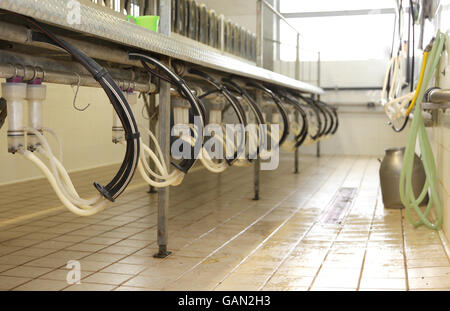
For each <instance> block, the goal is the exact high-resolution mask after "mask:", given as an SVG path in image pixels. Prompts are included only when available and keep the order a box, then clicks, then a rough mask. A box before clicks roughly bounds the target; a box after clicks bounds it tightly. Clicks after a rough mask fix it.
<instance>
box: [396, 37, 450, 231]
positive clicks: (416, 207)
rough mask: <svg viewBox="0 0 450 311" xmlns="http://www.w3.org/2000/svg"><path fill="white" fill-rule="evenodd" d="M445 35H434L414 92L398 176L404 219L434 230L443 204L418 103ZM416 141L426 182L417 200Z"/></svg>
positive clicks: (432, 70) (438, 227)
mask: <svg viewBox="0 0 450 311" xmlns="http://www.w3.org/2000/svg"><path fill="white" fill-rule="evenodd" d="M444 42H445V35H444V34H442V33H441V32H440V31H438V32H437V34H436V37H435V39H434V42H433V46H432V49H431V52H430V55H429V56H428V59H427V60H426V69H425V73H424V78H423V83H422V84H421V85H420V88H419V89H417V90H416V92H418V96H417V101H416V104H415V110H414V119H413V122H412V123H411V128H410V131H409V134H408V142H407V145H406V150H405V155H404V158H403V166H402V172H401V175H400V186H399V189H400V198H401V200H402V203H403V205H404V206H405V210H406V217H407V219H408V221H409V222H410V223H411V224H413V225H414V226H415V227H418V226H420V225H422V224H423V225H425V226H426V227H428V228H430V229H434V230H439V229H440V227H441V225H442V216H443V215H442V205H441V202H440V200H439V195H438V192H437V183H436V164H435V162H434V156H433V151H432V149H431V144H430V140H429V138H428V134H427V132H426V130H425V123H424V120H423V117H422V108H421V102H422V99H423V97H424V94H425V90H426V88H427V86H428V84H429V83H430V81H431V78H432V76H433V73H434V70H435V69H436V66H437V64H438V62H439V59H440V57H441V53H442V50H443V47H444ZM417 138H418V141H419V147H420V151H421V160H422V163H423V166H424V169H425V174H426V181H425V184H424V186H423V189H422V191H421V193H420V195H419V197H418V198H416V197H415V195H414V190H413V186H412V174H413V166H414V154H415V149H416V142H417ZM427 194H428V195H429V200H428V204H427V206H426V208H425V211H424V212H423V211H422V209H421V207H420V204H421V203H422V202H423V200H424V199H425V197H426V195H427ZM433 206H434V207H435V209H436V217H437V219H436V220H434V222H433V221H432V220H430V219H429V214H430V212H431V210H432V207H433ZM413 211H414V212H415V213H416V214H417V216H418V220H415V219H414V218H413V215H412V213H413Z"/></svg>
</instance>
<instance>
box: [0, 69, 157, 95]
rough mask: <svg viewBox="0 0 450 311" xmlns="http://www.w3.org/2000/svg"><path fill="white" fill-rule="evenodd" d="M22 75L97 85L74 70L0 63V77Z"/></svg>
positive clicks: (140, 87) (147, 88) (127, 84)
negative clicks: (59, 70) (55, 69)
mask: <svg viewBox="0 0 450 311" xmlns="http://www.w3.org/2000/svg"><path fill="white" fill-rule="evenodd" d="M16 75H17V76H23V77H24V80H25V81H26V80H31V79H33V77H35V78H40V79H42V78H43V82H47V83H56V84H64V85H78V84H79V85H80V86H89V87H99V84H98V82H97V81H96V80H95V79H94V78H92V76H90V75H88V74H78V75H77V74H75V73H74V72H57V71H53V70H51V69H48V68H39V67H33V66H21V65H19V66H14V65H12V64H1V63H0V78H5V79H9V78H12V77H14V76H16ZM114 81H115V82H116V84H117V85H118V86H119V87H121V88H123V89H129V88H133V89H134V90H135V91H137V92H145V93H153V92H155V90H156V87H155V85H152V84H149V83H141V82H133V81H130V80H122V79H114Z"/></svg>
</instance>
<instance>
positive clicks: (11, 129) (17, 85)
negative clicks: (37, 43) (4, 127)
mask: <svg viewBox="0 0 450 311" xmlns="http://www.w3.org/2000/svg"><path fill="white" fill-rule="evenodd" d="M2 93H3V97H4V98H5V99H6V102H7V110H8V152H10V153H12V154H14V153H16V152H17V151H19V150H20V149H22V148H23V147H24V146H25V133H24V130H23V125H24V123H23V107H24V102H25V98H26V96H27V84H26V83H23V82H22V77H15V78H12V79H7V80H6V83H2Z"/></svg>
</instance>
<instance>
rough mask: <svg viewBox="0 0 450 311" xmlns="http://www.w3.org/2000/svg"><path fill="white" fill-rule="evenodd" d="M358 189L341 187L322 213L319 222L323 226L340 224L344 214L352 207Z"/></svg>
mask: <svg viewBox="0 0 450 311" xmlns="http://www.w3.org/2000/svg"><path fill="white" fill-rule="evenodd" d="M357 189H358V188H349V187H343V188H339V190H338V191H337V192H336V194H335V195H334V197H333V199H332V200H331V203H330V205H328V207H327V208H326V210H325V211H324V212H323V214H322V217H321V220H320V222H321V223H325V224H340V223H341V222H342V220H343V218H344V216H345V212H346V211H347V210H348V208H349V207H350V206H351V205H352V202H353V199H354V198H355V195H356V192H357Z"/></svg>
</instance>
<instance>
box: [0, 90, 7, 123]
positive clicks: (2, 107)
mask: <svg viewBox="0 0 450 311" xmlns="http://www.w3.org/2000/svg"><path fill="white" fill-rule="evenodd" d="M6 117H7V111H6V100H5V99H4V98H3V97H2V98H0V129H1V128H2V126H3V124H4V123H5V120H6Z"/></svg>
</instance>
